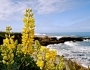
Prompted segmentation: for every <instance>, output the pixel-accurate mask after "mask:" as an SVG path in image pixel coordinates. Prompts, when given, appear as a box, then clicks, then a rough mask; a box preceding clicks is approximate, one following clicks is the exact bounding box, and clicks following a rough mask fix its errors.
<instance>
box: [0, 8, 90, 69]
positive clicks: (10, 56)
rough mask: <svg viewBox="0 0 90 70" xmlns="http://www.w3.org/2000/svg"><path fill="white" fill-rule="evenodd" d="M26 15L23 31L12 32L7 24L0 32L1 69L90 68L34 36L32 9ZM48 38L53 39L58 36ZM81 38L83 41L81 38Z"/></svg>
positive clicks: (27, 10)
mask: <svg viewBox="0 0 90 70" xmlns="http://www.w3.org/2000/svg"><path fill="white" fill-rule="evenodd" d="M24 16H25V17H24V19H23V22H24V28H23V29H22V33H11V30H12V27H10V26H6V32H0V44H1V45H0V70H90V69H89V68H88V69H87V68H84V67H82V66H80V65H78V64H77V63H76V62H73V61H71V60H66V59H64V57H63V56H58V55H57V51H56V50H51V49H50V48H46V47H45V46H44V45H41V42H39V41H38V40H37V39H35V36H34V29H35V20H34V18H33V12H32V9H26V13H25V14H24ZM46 38H48V37H47V36H46ZM48 39H50V40H51V41H53V40H55V39H56V38H48ZM64 39H66V38H64ZM73 39H74V40H77V38H73ZM50 40H49V41H50ZM66 40H67V39H66ZM79 40H80V41H82V39H81V38H79ZM62 41H63V40H62ZM44 42H46V41H45V39H44ZM63 42H64V41H63ZM58 43H60V42H58Z"/></svg>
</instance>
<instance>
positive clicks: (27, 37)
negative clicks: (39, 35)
mask: <svg viewBox="0 0 90 70" xmlns="http://www.w3.org/2000/svg"><path fill="white" fill-rule="evenodd" d="M30 14H32V15H30ZM24 16H25V17H26V18H24V19H23V22H24V28H23V30H22V32H23V33H22V46H23V47H26V48H27V49H26V53H27V54H28V53H29V54H30V52H31V53H32V50H33V49H32V46H33V43H34V40H33V38H34V27H35V26H34V18H33V13H32V9H26V13H25V15H24ZM29 48H30V50H29ZM23 52H24V51H23Z"/></svg>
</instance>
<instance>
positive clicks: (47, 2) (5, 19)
mask: <svg viewBox="0 0 90 70" xmlns="http://www.w3.org/2000/svg"><path fill="white" fill-rule="evenodd" d="M26 8H32V10H33V12H34V18H35V25H36V27H35V32H36V33H50V32H51V33H52V32H53V33H54V32H90V0H0V31H5V28H6V26H12V28H13V30H12V31H13V32H14V31H15V32H21V30H22V28H23V24H24V23H23V21H22V20H23V18H24V15H23V14H24V13H25V9H26Z"/></svg>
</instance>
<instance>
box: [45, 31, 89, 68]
mask: <svg viewBox="0 0 90 70" xmlns="http://www.w3.org/2000/svg"><path fill="white" fill-rule="evenodd" d="M44 35H46V36H54V37H57V39H59V38H61V37H63V36H72V37H90V32H65V33H64V32H63V33H44ZM47 47H49V48H50V49H55V50H57V54H58V55H63V56H64V57H65V58H70V59H71V60H73V61H75V62H77V63H79V64H81V65H82V66H84V67H88V66H90V40H88V39H87V40H84V41H82V42H72V41H67V42H64V43H60V44H51V45H48V46H47Z"/></svg>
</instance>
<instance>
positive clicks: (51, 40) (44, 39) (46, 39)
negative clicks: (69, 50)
mask: <svg viewBox="0 0 90 70" xmlns="http://www.w3.org/2000/svg"><path fill="white" fill-rule="evenodd" d="M86 39H90V38H83V37H61V38H59V39H57V37H50V36H35V37H34V40H38V41H39V42H40V44H41V45H43V46H47V45H49V44H59V43H64V42H66V41H73V42H76V41H84V40H86Z"/></svg>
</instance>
